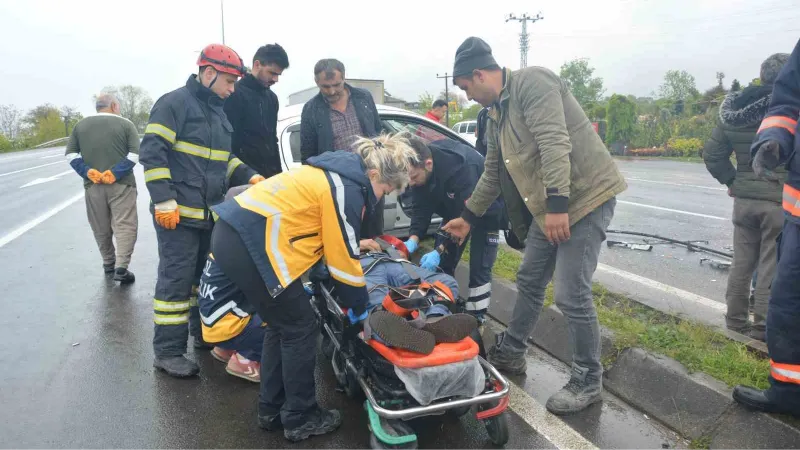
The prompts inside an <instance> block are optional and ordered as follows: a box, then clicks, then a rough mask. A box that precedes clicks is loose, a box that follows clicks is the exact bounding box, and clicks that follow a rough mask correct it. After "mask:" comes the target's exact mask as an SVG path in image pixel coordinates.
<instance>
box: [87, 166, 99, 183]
mask: <svg viewBox="0 0 800 450" xmlns="http://www.w3.org/2000/svg"><path fill="white" fill-rule="evenodd" d="M86 177H87V178H89V179H90V180H92V183H94V184H98V183H102V182H103V174H102V173H100V171H99V170H97V169H89V171H88V172H86Z"/></svg>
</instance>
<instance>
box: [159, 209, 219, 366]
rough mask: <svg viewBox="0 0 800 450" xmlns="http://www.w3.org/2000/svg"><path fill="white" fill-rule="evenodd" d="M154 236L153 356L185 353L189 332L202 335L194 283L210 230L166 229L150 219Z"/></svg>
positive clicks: (199, 270)
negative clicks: (155, 252)
mask: <svg viewBox="0 0 800 450" xmlns="http://www.w3.org/2000/svg"><path fill="white" fill-rule="evenodd" d="M153 224H154V226H155V227H156V238H157V239H158V280H157V281H156V290H155V295H154V296H153V319H154V322H155V333H154V336H153V352H154V353H155V354H156V356H159V357H165V356H179V355H182V354H184V353H186V341H187V339H188V335H189V333H190V332H191V334H192V336H194V337H195V338H196V339H200V338H201V337H202V335H203V334H202V330H201V328H200V312H199V310H198V308H197V286H198V284H199V282H200V275H201V274H202V271H203V266H204V265H205V261H206V257H207V256H208V248H209V244H210V240H211V230H210V229H202V228H194V227H188V226H185V225H181V224H178V226H177V227H176V228H175V229H174V230H167V229H166V228H164V227H162V226H161V225H159V224H158V223H156V222H155V220H154V221H153Z"/></svg>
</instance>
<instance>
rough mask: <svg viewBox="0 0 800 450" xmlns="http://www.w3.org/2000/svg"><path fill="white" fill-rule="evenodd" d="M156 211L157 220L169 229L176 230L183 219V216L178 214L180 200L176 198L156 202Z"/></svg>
mask: <svg viewBox="0 0 800 450" xmlns="http://www.w3.org/2000/svg"><path fill="white" fill-rule="evenodd" d="M155 213H156V214H155V216H156V222H158V224H159V225H161V226H162V227H164V228H166V229H168V230H174V229H175V227H177V226H178V224H179V223H180V221H181V216H180V215H179V214H178V202H176V201H175V200H167V201H165V202H161V203H156V206H155Z"/></svg>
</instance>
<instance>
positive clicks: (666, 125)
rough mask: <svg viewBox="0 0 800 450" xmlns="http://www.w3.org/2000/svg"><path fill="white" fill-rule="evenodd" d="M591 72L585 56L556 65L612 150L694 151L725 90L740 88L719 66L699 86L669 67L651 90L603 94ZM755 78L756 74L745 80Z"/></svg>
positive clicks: (647, 153) (707, 135) (669, 153)
mask: <svg viewBox="0 0 800 450" xmlns="http://www.w3.org/2000/svg"><path fill="white" fill-rule="evenodd" d="M593 75H594V68H592V67H591V65H590V64H589V60H588V59H586V58H581V59H574V60H572V61H568V62H566V63H565V64H564V65H562V66H561V70H560V76H561V78H562V79H564V81H565V82H566V83H567V85H568V86H569V87H570V90H571V91H572V94H573V95H574V96H575V99H576V100H577V101H578V103H580V105H581V107H582V108H583V110H584V111H585V112H586V115H587V116H588V117H589V118H590V119H591V120H593V121H597V122H599V123H600V124H601V126H600V127H599V128H600V134H601V136H602V137H603V138H604V140H605V142H606V145H607V146H608V148H609V150H610V151H611V152H612V153H615V154H623V153H627V154H633V155H644V156H662V155H663V156H698V155H699V154H700V152H701V151H702V147H703V144H704V143H705V141H706V140H707V139H708V138H710V137H711V132H712V131H713V129H714V127H715V126H716V124H717V115H718V112H719V106H720V104H721V103H722V101H723V99H724V98H725V95H727V94H728V93H729V92H735V91H739V90H741V89H743V87H742V84H741V83H740V82H739V80H733V82H732V83H731V85H730V88H726V85H725V74H724V73H723V72H717V73H716V78H717V84H716V85H714V86H712V87H710V88H708V89H706V90H705V91H703V92H701V91H700V90H698V88H697V83H696V81H695V78H694V76H692V75H691V74H690V73H688V72H687V71H685V70H669V71H667V72H666V73H665V74H664V79H663V81H662V83H661V85H660V86H659V87H658V90H657V93H655V92H654V93H653V94H652V95H651V96H646V97H637V96H634V95H625V94H620V93H614V94H612V95H611V96H605V89H604V88H603V79H602V78H600V77H594V76H593ZM759 84H760V80H759V79H758V78H755V79H753V80H752V81H751V82H750V83H749V85H759Z"/></svg>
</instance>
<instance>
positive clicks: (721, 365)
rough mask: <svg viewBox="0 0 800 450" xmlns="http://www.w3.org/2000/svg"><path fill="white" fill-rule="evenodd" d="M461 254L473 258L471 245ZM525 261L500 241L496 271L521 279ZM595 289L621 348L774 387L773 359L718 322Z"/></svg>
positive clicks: (548, 298) (602, 316) (730, 381)
mask: <svg viewBox="0 0 800 450" xmlns="http://www.w3.org/2000/svg"><path fill="white" fill-rule="evenodd" d="M422 246H424V247H426V248H428V249H430V248H432V241H430V240H428V241H423V243H422ZM461 259H462V261H469V246H467V249H466V250H465V251H464V254H463V255H462V258H461ZM521 262H522V254H521V253H519V252H517V251H515V250H513V249H510V248H508V247H506V246H501V247H500V249H499V251H498V255H497V261H496V262H495V265H494V270H493V274H494V275H495V276H496V277H499V278H503V279H506V280H510V281H516V272H517V268H518V267H519V265H520V263H521ZM592 293H593V294H594V302H595V305H596V307H597V316H598V319H599V320H600V324H601V325H602V326H604V327H606V328H608V329H610V330H611V331H613V332H614V346H615V348H616V349H617V351H618V352H620V351H622V350H623V349H625V348H628V347H640V348H644V349H646V350H649V351H651V352H654V353H660V354H662V355H666V356H668V357H670V358H672V359H675V360H676V361H678V362H680V363H681V364H683V365H684V366H685V367H686V369H687V370H689V371H690V372H703V373H706V374H708V375H710V376H712V377H714V378H716V379H718V380H720V381H722V382H723V383H726V384H727V385H728V386H734V385H737V384H745V385H749V386H755V387H758V388H760V389H765V388H767V387H769V385H768V382H767V375H768V373H769V360H768V359H766V358H764V357H762V356H760V355H757V354H754V353H752V352H750V351H749V350H748V349H747V346H745V345H744V344H741V343H738V342H735V341H732V340H730V339H728V338H727V337H726V336H725V335H723V334H721V333H719V332H718V331H716V330H715V329H714V328H712V327H709V326H707V325H704V324H700V323H696V322H692V321H689V320H681V319H678V318H676V317H673V316H670V315H668V314H664V313H662V312H660V311H657V310H655V309H652V308H649V307H647V306H645V305H642V304H641V303H639V302H637V301H635V300H632V299H629V298H627V297H625V296H624V295H620V294H616V293H613V292H611V291H609V290H607V289H606V288H605V287H603V286H602V285H600V284H598V283H594V285H593V287H592ZM551 304H553V288H552V285H550V286H548V288H547V292H546V293H545V306H549V305H551ZM610 362H612V361H604V363H610Z"/></svg>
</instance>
